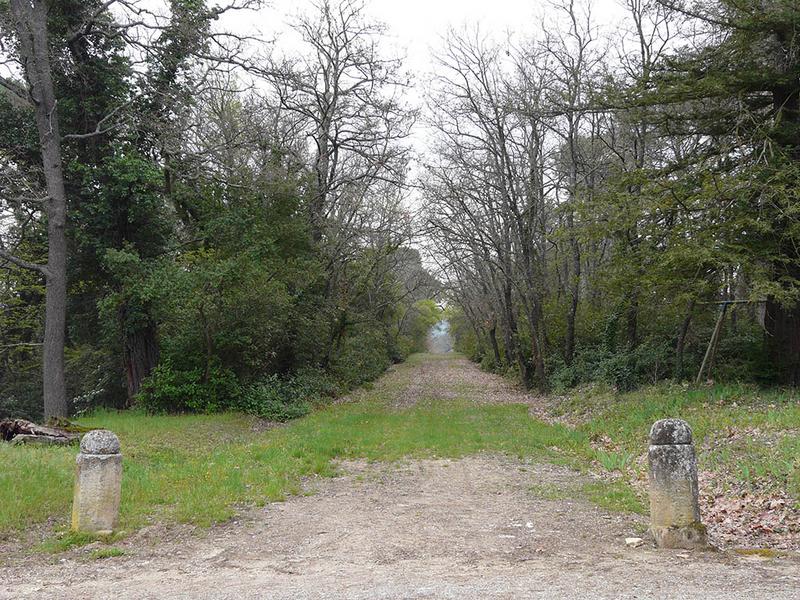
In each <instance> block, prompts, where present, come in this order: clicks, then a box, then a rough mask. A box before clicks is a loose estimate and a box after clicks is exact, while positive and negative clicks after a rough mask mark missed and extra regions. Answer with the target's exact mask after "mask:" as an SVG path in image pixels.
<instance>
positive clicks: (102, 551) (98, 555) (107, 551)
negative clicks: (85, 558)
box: [89, 547, 125, 560]
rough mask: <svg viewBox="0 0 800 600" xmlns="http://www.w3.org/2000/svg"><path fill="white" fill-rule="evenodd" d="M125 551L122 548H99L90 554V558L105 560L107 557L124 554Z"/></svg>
mask: <svg viewBox="0 0 800 600" xmlns="http://www.w3.org/2000/svg"><path fill="white" fill-rule="evenodd" d="M124 554H125V551H124V550H122V549H120V548H114V547H111V548H98V549H97V550H93V551H92V553H91V554H90V555H89V558H91V559H92V560H103V559H105V558H115V557H117V556H123V555H124Z"/></svg>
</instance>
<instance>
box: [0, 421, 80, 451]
mask: <svg viewBox="0 0 800 600" xmlns="http://www.w3.org/2000/svg"><path fill="white" fill-rule="evenodd" d="M20 436H25V437H24V438H23V440H24V441H22V440H21V441H19V442H17V441H16V438H18V437H20ZM80 437H81V434H80V433H76V432H72V431H67V430H65V429H62V428H61V427H44V426H43V425H37V424H36V423H31V422H30V421H26V420H25V419H5V420H3V421H0V440H4V441H6V442H12V441H13V442H14V443H18V444H31V443H36V442H33V438H42V440H40V442H41V443H42V444H46V445H53V444H71V443H73V442H77V441H78V440H79V439H80ZM45 438H46V439H45Z"/></svg>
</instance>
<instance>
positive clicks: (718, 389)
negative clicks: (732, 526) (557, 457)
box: [554, 385, 800, 499]
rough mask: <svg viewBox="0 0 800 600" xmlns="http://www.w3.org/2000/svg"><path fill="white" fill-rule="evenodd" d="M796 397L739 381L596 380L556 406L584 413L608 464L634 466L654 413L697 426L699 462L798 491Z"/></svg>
mask: <svg viewBox="0 0 800 600" xmlns="http://www.w3.org/2000/svg"><path fill="white" fill-rule="evenodd" d="M798 400H800V397H798V395H797V392H792V391H785V390H762V389H758V388H755V387H750V386H743V385H717V386H714V387H710V388H702V389H691V388H687V387H684V386H678V385H659V386H655V387H649V388H645V389H642V390H638V391H636V392H631V393H627V394H621V395H617V394H614V393H612V392H611V391H609V390H604V389H602V388H594V389H587V390H584V391H580V392H576V393H574V394H572V395H571V396H570V397H568V398H566V399H562V401H561V402H560V403H559V404H558V406H557V408H556V409H555V411H554V412H556V413H560V414H567V413H568V414H572V415H573V416H576V417H577V419H578V420H580V421H582V424H580V425H578V427H577V431H579V432H581V433H583V434H585V435H586V436H587V437H588V438H589V439H590V440H592V441H593V442H600V445H602V446H605V447H603V448H598V449H596V450H595V458H596V460H597V461H598V462H599V463H600V464H602V465H603V466H604V467H605V468H606V469H607V470H609V471H614V470H618V471H625V470H626V469H629V468H634V469H635V468H637V465H636V458H637V457H638V456H640V455H641V454H642V453H643V452H645V451H646V448H647V444H648V433H649V429H650V426H651V425H652V423H653V422H654V421H656V420H658V419H661V418H665V417H680V418H683V419H685V420H686V421H688V422H689V424H690V425H691V426H692V429H693V431H694V436H695V445H696V446H697V448H698V456H699V468H700V469H701V470H706V471H709V472H712V473H718V474H720V475H721V476H724V477H725V478H726V479H728V480H729V481H736V482H738V483H741V484H745V485H747V484H755V483H757V484H758V486H759V487H760V488H762V489H763V488H764V487H765V486H766V487H767V488H770V487H771V488H774V489H781V490H785V491H787V492H788V493H789V494H790V495H791V496H793V497H794V498H795V499H800V403H798ZM595 446H598V444H597V443H595ZM639 468H641V463H640V464H639Z"/></svg>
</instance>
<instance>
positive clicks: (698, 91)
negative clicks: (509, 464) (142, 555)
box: [0, 0, 800, 420]
mask: <svg viewBox="0 0 800 600" xmlns="http://www.w3.org/2000/svg"><path fill="white" fill-rule="evenodd" d="M259 4H260V3H259V2H257V1H256V0H232V1H227V2H212V1H210V0H208V1H205V0H169V1H167V2H160V3H153V2H147V1H145V0H116V1H112V2H108V1H105V0H86V1H78V0H58V1H55V0H51V1H44V0H36V1H29V0H0V44H1V45H0V56H2V61H3V62H2V63H1V64H2V69H3V71H2V75H0V90H1V91H2V93H1V94H0V122H2V124H3V127H2V128H0V417H5V416H14V417H24V418H30V419H33V420H41V419H45V420H49V419H52V418H60V417H67V416H70V415H75V414H80V413H83V412H86V411H88V410H91V409H93V408H96V407H113V408H129V407H138V408H142V409H144V410H146V411H148V412H154V413H163V412H201V413H207V412H220V411H228V410H238V411H245V412H249V413H253V414H256V415H259V416H262V417H265V418H268V419H274V420H285V419H288V418H292V417H296V416H301V415H303V414H305V413H306V412H308V410H309V409H310V407H311V405H313V404H314V402H316V401H318V400H319V401H323V400H325V399H326V398H330V397H333V396H336V395H339V394H341V393H343V392H344V391H346V390H349V389H351V388H353V387H355V386H358V385H360V384H362V383H365V382H368V381H371V380H372V379H375V378H376V377H377V376H378V375H379V374H380V373H382V372H383V371H384V370H385V369H386V368H387V367H388V366H389V365H390V364H392V363H395V362H399V361H402V360H403V359H404V358H406V357H407V356H408V355H409V354H411V353H413V352H417V351H420V350H423V349H424V348H425V343H426V338H427V334H428V331H429V330H430V328H431V327H432V326H433V325H434V324H436V323H437V322H439V321H440V320H441V319H443V318H445V319H447V320H448V321H449V322H450V326H451V329H452V331H453V334H454V336H455V340H456V350H458V351H459V352H462V353H464V354H466V355H467V356H469V357H470V358H472V359H473V360H475V361H477V362H480V363H481V365H482V367H483V368H484V369H486V370H489V371H494V372H498V373H503V374H507V375H509V376H510V377H515V378H518V379H519V381H520V382H522V383H523V384H524V385H526V386H528V387H531V388H535V389H538V390H542V391H547V390H565V389H569V388H573V387H575V386H579V385H583V384H588V383H593V382H603V383H605V384H608V385H610V386H613V387H614V389H617V390H621V391H624V390H630V389H634V388H636V387H638V386H641V385H644V384H648V383H655V382H658V381H662V380H676V381H689V382H694V381H696V382H698V383H704V382H705V381H707V380H714V381H719V380H721V381H738V382H751V383H757V384H761V385H770V386H795V385H797V384H798V383H800V245H799V244H800V202H798V194H799V193H800V191H799V190H800V187H799V186H798V182H799V181H800V8H799V7H798V5H797V4H796V0H768V1H767V2H763V1H762V0H698V1H685V0H624V2H623V3H622V8H623V10H624V18H623V19H622V22H621V24H619V25H618V26H614V27H610V26H608V25H607V24H604V23H602V22H601V21H600V20H599V19H598V15H596V14H595V12H594V11H592V10H591V7H590V6H588V5H583V4H579V3H578V2H574V1H573V0H563V1H560V2H558V3H557V4H556V5H554V6H553V10H551V11H550V13H549V14H550V18H548V20H547V21H541V22H536V21H532V22H531V23H529V24H527V25H526V27H525V28H524V29H523V31H522V32H521V33H516V34H514V35H511V34H509V36H508V38H507V39H504V40H501V41H500V40H497V39H494V38H492V37H491V36H487V35H484V34H482V32H481V29H480V27H479V26H465V27H463V28H453V29H451V30H450V31H449V32H448V33H447V34H446V35H445V36H444V37H443V38H442V40H441V44H440V47H438V48H434V49H432V52H433V55H434V66H433V67H432V69H431V73H429V74H427V75H426V76H424V77H417V74H412V73H409V72H408V71H407V70H406V68H405V66H404V62H403V56H402V55H400V54H398V53H395V52H393V50H392V48H391V46H390V44H388V43H385V42H387V41H388V40H387V39H386V38H388V36H389V32H388V30H387V27H386V26H385V25H384V24H383V23H381V22H379V21H377V20H374V19H373V18H372V17H371V16H370V14H369V12H368V10H367V6H365V5H364V4H363V3H362V2H360V0H337V1H334V0H314V1H313V2H310V3H309V4H308V10H306V11H305V12H303V13H300V14H299V15H297V16H295V17H293V18H292V20H291V21H290V28H291V30H292V31H293V34H294V35H295V37H296V39H297V40H299V41H298V43H297V44H295V45H293V46H292V47H289V48H287V47H282V46H281V44H280V43H277V42H276V43H273V42H272V41H270V40H264V39H261V38H260V37H258V36H255V35H253V36H251V35H249V34H244V33H240V32H234V31H235V30H234V29H231V28H229V27H226V23H227V22H228V21H227V19H229V18H231V15H236V14H244V13H247V12H248V11H251V10H253V9H256V8H258V6H259ZM412 88H413V90H414V93H411V92H412ZM417 95H419V99H418V101H417ZM420 140H422V141H420Z"/></svg>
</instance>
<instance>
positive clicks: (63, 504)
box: [0, 355, 800, 551]
mask: <svg viewBox="0 0 800 600" xmlns="http://www.w3.org/2000/svg"><path fill="white" fill-rule="evenodd" d="M437 358H438V360H449V357H448V358H444V357H437ZM429 359H431V360H432V358H431V357H424V356H420V355H415V356H413V357H412V359H411V360H410V361H409V362H408V363H405V364H402V365H398V366H397V367H396V368H395V369H394V371H393V372H392V373H391V374H390V375H389V376H387V377H386V378H384V379H383V380H381V381H380V382H379V383H378V384H377V385H375V386H368V387H365V388H362V389H361V390H359V391H358V392H356V393H355V394H354V395H353V396H352V400H353V401H350V402H345V403H338V404H334V405H329V406H326V407H321V408H320V409H319V410H316V411H313V412H312V413H311V414H309V415H308V416H306V417H303V418H300V419H297V420H294V421H292V422H291V423H288V424H286V425H271V424H269V423H267V422H265V421H263V420H260V419H258V418H256V417H253V416H248V415H243V414H240V413H225V414H215V415H180V416H178V415H160V416H151V415H146V414H144V413H142V412H135V411H125V412H108V411H104V412H97V413H95V414H94V415H92V416H90V417H86V418H83V419H82V420H81V424H83V425H87V426H93V427H106V428H109V429H112V430H113V431H115V432H116V433H117V434H118V435H119V437H120V439H121V441H122V445H123V448H124V453H125V467H124V468H125V473H124V487H123V500H122V508H121V524H120V526H121V529H122V530H124V531H128V532H129V531H131V530H134V529H136V528H138V527H142V526H144V525H147V524H148V523H151V522H167V523H169V522H183V523H193V524H197V525H201V526H208V525H211V524H213V523H216V522H220V521H224V520H226V519H229V518H231V517H232V516H233V515H234V514H235V512H236V511H237V510H239V509H240V508H241V506H243V505H262V504H265V503H267V502H271V501H280V500H283V499H285V498H286V497H287V496H289V495H293V494H299V493H302V491H303V487H302V479H303V478H304V477H308V476H321V477H328V476H333V475H335V474H336V472H337V471H336V469H337V467H336V461H337V460H342V459H367V460H373V461H387V460H388V461H392V460H400V459H404V458H409V457H411V458H428V457H448V458H457V457H461V456H465V455H470V454H475V453H479V452H490V453H503V454H507V455H510V456H513V457H517V458H520V459H529V460H535V461H540V460H544V461H548V462H552V463H556V464H561V465H566V466H568V467H572V468H574V469H577V470H581V471H584V472H587V471H590V470H591V471H593V472H594V473H593V476H592V478H591V479H590V480H589V482H588V483H585V484H581V486H579V487H578V488H575V489H572V488H569V489H560V488H559V489H555V488H553V489H550V488H548V489H538V488H536V486H535V483H532V489H531V492H532V495H534V496H539V497H544V498H550V499H557V498H560V497H573V498H575V497H577V498H584V499H586V500H588V501H590V502H593V503H595V504H597V505H599V506H601V507H603V508H606V509H609V510H620V511H631V512H639V513H642V512H644V511H645V505H644V503H643V502H642V500H643V498H642V491H641V489H640V488H638V487H637V486H636V485H633V486H632V485H630V484H631V483H635V482H636V481H637V480H638V479H640V478H641V477H642V476H643V474H644V462H643V456H644V453H645V452H646V448H647V434H648V430H649V427H650V424H651V423H652V422H653V421H654V420H656V419H658V418H661V417H665V416H674V415H681V416H682V417H684V418H686V419H687V420H688V421H689V422H690V423H691V424H692V426H693V427H694V430H695V436H696V438H697V444H698V449H699V455H700V467H701V470H704V471H709V472H712V473H716V474H718V475H719V477H720V478H721V480H725V481H728V482H729V484H730V485H733V486H740V485H751V486H754V485H755V486H756V487H754V488H752V489H754V490H756V489H760V488H758V485H760V484H759V482H760V481H762V478H763V480H765V481H769V482H770V485H771V486H773V488H774V489H775V490H779V491H782V492H787V493H789V494H791V496H792V497H793V498H794V499H795V500H796V499H797V498H799V497H800V487H799V486H798V484H799V483H800V476H798V471H797V468H796V467H797V463H796V461H795V459H794V457H795V456H797V449H798V448H799V447H800V408H798V407H797V405H796V398H795V397H794V396H793V395H791V394H789V393H782V392H777V391H776V392H762V391H759V390H757V389H755V388H749V387H740V386H736V387H723V386H718V387H713V388H708V389H702V390H693V389H687V388H683V387H681V386H659V387H653V388H648V389H645V390H642V391H639V392H632V393H629V394H623V395H618V394H614V393H613V392H611V391H609V390H603V389H599V388H589V389H585V390H583V391H581V392H579V393H576V394H574V395H572V396H570V397H568V398H560V399H558V400H554V401H553V402H552V404H551V406H550V411H551V415H552V420H551V421H550V422H545V421H543V420H540V419H533V418H531V417H530V416H529V414H528V407H527V406H525V405H523V404H481V403H475V402H474V401H473V400H474V398H472V397H471V393H474V392H470V391H469V389H467V388H466V387H464V386H462V388H463V390H462V389H461V388H458V393H457V396H458V397H456V398H454V399H452V400H448V401H443V400H433V399H432V398H431V394H430V393H429V391H425V392H424V393H423V394H422V397H421V398H419V399H418V400H417V402H416V403H415V404H414V405H412V406H410V407H406V408H398V407H397V406H396V405H395V403H394V402H395V400H396V398H397V396H398V394H401V393H403V391H404V390H406V389H407V388H408V387H409V385H410V384H411V382H412V381H413V378H414V377H416V374H418V369H419V364H420V362H423V361H425V362H429ZM556 420H559V421H563V423H562V422H556ZM736 432H749V433H748V434H747V435H745V436H743V437H742V436H739V435H738V434H737V433H736ZM720 440H722V441H720ZM75 452H76V450H75V449H74V448H17V447H13V446H8V445H0V461H2V464H3V465H4V469H3V471H2V472H1V473H0V532H2V533H5V534H11V533H13V532H14V531H15V530H21V529H24V528H26V527H28V526H29V525H30V524H31V523H43V522H45V521H54V522H55V523H57V528H58V527H61V528H63V527H64V526H65V525H66V518H67V515H68V513H69V506H70V501H71V491H72V488H71V486H72V473H73V471H72V469H73V461H74V454H75ZM598 475H599V476H598ZM737 489H738V488H737ZM73 538H74V536H69V535H67V536H64V537H62V538H60V539H58V540H55V541H53V542H50V543H49V545H48V548H50V549H51V551H58V550H62V549H65V548H69V547H71V546H74V545H81V544H85V543H89V542H91V541H94V540H92V539H88V540H75V539H73Z"/></svg>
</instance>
